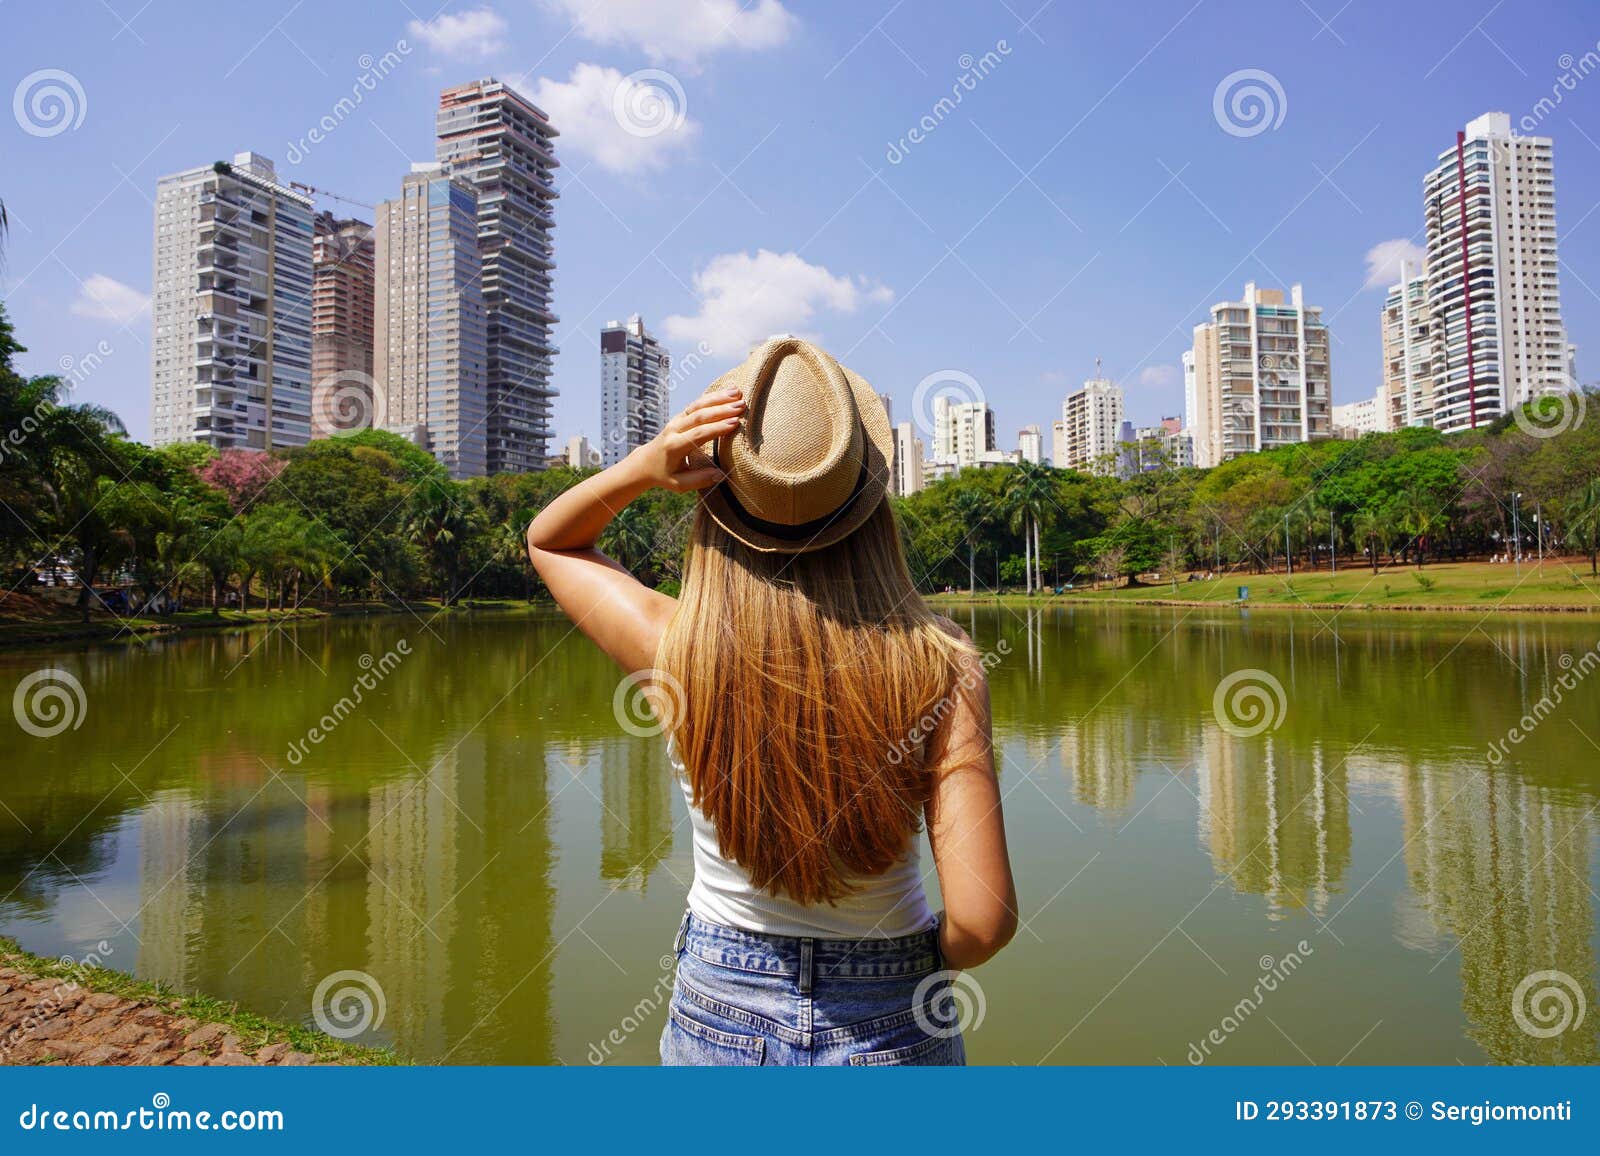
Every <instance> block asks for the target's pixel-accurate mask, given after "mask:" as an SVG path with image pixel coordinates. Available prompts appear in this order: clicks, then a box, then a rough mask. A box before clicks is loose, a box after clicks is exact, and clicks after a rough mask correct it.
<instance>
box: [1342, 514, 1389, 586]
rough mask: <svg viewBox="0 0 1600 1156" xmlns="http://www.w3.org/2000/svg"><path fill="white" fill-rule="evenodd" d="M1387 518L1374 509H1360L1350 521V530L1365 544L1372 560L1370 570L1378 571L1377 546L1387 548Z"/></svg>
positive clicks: (1385, 549) (1386, 549)
mask: <svg viewBox="0 0 1600 1156" xmlns="http://www.w3.org/2000/svg"><path fill="white" fill-rule="evenodd" d="M1389 530H1390V524H1389V519H1388V518H1387V517H1385V516H1384V515H1383V514H1382V513H1381V512H1380V511H1378V510H1375V509H1361V510H1357V511H1356V516H1355V518H1354V519H1353V520H1352V522H1351V526H1350V532H1351V533H1352V534H1354V535H1355V537H1356V539H1357V540H1358V541H1361V542H1365V543H1366V544H1367V555H1368V557H1369V558H1370V559H1371V561H1372V572H1373V573H1374V574H1376V573H1377V572H1378V548H1379V546H1380V544H1381V545H1382V547H1383V549H1384V551H1385V552H1387V551H1388V549H1389Z"/></svg>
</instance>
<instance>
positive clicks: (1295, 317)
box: [1189, 283, 1333, 466]
mask: <svg viewBox="0 0 1600 1156" xmlns="http://www.w3.org/2000/svg"><path fill="white" fill-rule="evenodd" d="M1289 295H1290V299H1289V301H1288V302H1287V303H1285V301H1284V299H1283V291H1282V290H1281V289H1257V288H1256V287H1255V285H1254V284H1253V283H1251V284H1247V285H1245V287H1244V296H1243V298H1242V299H1240V300H1238V301H1221V302H1218V303H1217V304H1215V305H1213V306H1212V307H1211V320H1210V321H1207V322H1204V323H1202V324H1200V325H1196V326H1195V328H1194V348H1193V353H1192V361H1193V365H1194V398H1195V410H1194V414H1193V424H1192V425H1191V427H1190V430H1189V433H1190V436H1191V437H1193V439H1194V459H1195V465H1197V466H1215V465H1219V464H1220V463H1222V462H1225V461H1227V460H1228V459H1229V458H1233V457H1237V456H1238V455H1239V454H1243V453H1251V452H1253V451H1255V450H1265V449H1271V448H1273V447H1274V446H1283V445H1292V444H1294V443H1296V442H1306V441H1315V440H1318V439H1321V438H1326V437H1330V436H1332V433H1333V429H1332V426H1331V425H1330V424H1329V414H1328V407H1329V405H1330V404H1331V402H1330V398H1331V396H1332V371H1331V368H1330V365H1329V360H1328V327H1327V326H1326V325H1325V324H1324V323H1323V321H1322V310H1321V309H1320V308H1318V307H1317V306H1315V305H1307V304H1306V303H1305V297H1304V294H1303V293H1302V291H1301V288H1300V286H1298V285H1295V286H1293V287H1292V288H1291V289H1290V290H1289Z"/></svg>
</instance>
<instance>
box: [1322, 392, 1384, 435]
mask: <svg viewBox="0 0 1600 1156" xmlns="http://www.w3.org/2000/svg"><path fill="white" fill-rule="evenodd" d="M1383 400H1384V396H1383V394H1381V393H1379V394H1377V395H1376V396H1374V397H1364V398H1362V399H1361V400H1360V401H1352V402H1348V403H1346V404H1344V405H1336V406H1334V407H1333V436H1334V437H1340V438H1352V439H1354V438H1360V437H1365V436H1366V435H1367V434H1369V433H1378V432H1380V431H1381V430H1383V428H1384V426H1383V424H1382V419H1383Z"/></svg>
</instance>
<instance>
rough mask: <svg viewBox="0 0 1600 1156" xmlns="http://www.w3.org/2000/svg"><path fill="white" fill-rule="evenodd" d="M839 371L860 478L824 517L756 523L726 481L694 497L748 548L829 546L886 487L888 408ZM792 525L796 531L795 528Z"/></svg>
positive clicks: (793, 550)
mask: <svg viewBox="0 0 1600 1156" xmlns="http://www.w3.org/2000/svg"><path fill="white" fill-rule="evenodd" d="M840 368H843V367H842V366H841V367H840ZM736 375H737V371H735V373H733V374H728V375H725V376H724V377H723V378H719V379H718V380H717V381H715V382H713V383H712V384H711V390H712V391H715V390H716V389H718V388H719V387H721V386H722V385H724V384H735V382H733V381H730V380H729V379H730V378H734V377H736ZM844 376H845V380H846V381H848V382H849V383H850V390H851V392H852V393H854V394H855V400H856V413H857V414H858V415H860V418H861V427H862V431H863V432H864V433H865V434H866V436H865V437H864V438H862V439H861V452H862V456H863V461H862V462H861V481H860V484H859V485H858V486H857V487H856V489H855V492H854V493H853V494H852V495H851V496H850V499H849V500H848V501H846V502H845V503H844V504H843V505H842V506H840V507H839V508H838V509H837V510H835V511H834V512H833V513H832V514H829V515H828V516H827V517H826V518H820V519H818V521H817V523H814V524H808V525H806V526H804V527H784V528H783V532H782V533H781V534H780V533H774V532H769V531H768V530H764V529H762V527H761V525H760V523H759V519H755V518H753V517H752V516H751V515H750V513H749V512H748V511H746V510H745V508H744V507H743V506H742V505H740V503H739V499H738V496H737V495H736V494H734V492H733V490H732V487H731V486H729V484H728V483H727V482H722V483H720V484H718V485H715V486H712V487H711V488H710V489H707V490H702V491H701V494H700V501H701V502H702V503H703V504H704V505H705V508H706V512H707V513H708V514H710V515H711V517H712V518H714V519H715V520H716V523H717V525H719V526H721V527H722V528H723V529H724V530H726V531H727V532H728V533H729V534H731V535H732V536H733V537H735V538H737V539H738V540H739V541H741V542H743V543H744V544H745V545H746V546H749V547H750V548H751V549H752V550H758V551H760V552H761V553H763V554H807V553H810V552H811V551H813V550H821V549H822V548H823V547H825V546H832V545H833V544H834V543H836V542H840V541H843V540H844V539H845V538H847V537H849V536H850V535H851V534H852V533H854V532H855V531H856V530H858V529H860V528H861V526H862V524H863V523H865V522H866V520H867V519H868V518H870V517H871V516H872V514H873V511H875V510H876V509H877V508H878V506H879V504H880V503H882V501H883V496H884V495H885V494H886V493H888V491H889V468H890V462H892V461H893V460H894V431H893V430H892V429H891V428H890V426H889V414H888V411H887V410H886V409H884V405H883V399H882V398H881V397H879V396H878V395H877V393H876V392H875V391H874V390H873V388H872V387H871V386H870V385H868V384H867V382H866V381H865V380H864V379H863V378H861V377H860V376H858V375H857V374H855V373H852V372H851V371H850V370H848V369H845V370H844ZM730 436H731V435H730ZM724 440H727V439H724ZM773 529H774V530H776V529H777V528H776V527H773ZM796 531H799V532H798V534H797V533H796Z"/></svg>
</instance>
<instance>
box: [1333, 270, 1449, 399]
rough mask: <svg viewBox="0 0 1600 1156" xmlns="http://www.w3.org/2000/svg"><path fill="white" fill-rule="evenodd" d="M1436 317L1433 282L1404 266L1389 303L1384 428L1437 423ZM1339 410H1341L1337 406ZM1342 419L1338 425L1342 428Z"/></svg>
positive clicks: (1385, 327) (1385, 309)
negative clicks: (1431, 294) (1430, 286)
mask: <svg viewBox="0 0 1600 1156" xmlns="http://www.w3.org/2000/svg"><path fill="white" fill-rule="evenodd" d="M1432 327H1433V312H1432V310H1430V309H1429V308H1428V277H1427V274H1426V273H1424V272H1422V271H1421V270H1418V271H1416V272H1415V273H1413V272H1412V271H1411V270H1410V269H1408V267H1407V266H1406V264H1405V262H1401V264H1400V283H1399V284H1398V285H1392V286H1390V288H1389V293H1388V295H1387V296H1386V297H1385V298H1384V301H1383V387H1382V389H1380V390H1379V391H1378V399H1379V401H1378V407H1379V410H1380V412H1379V414H1378V421H1379V425H1378V427H1377V428H1378V429H1381V430H1394V429H1403V428H1404V427H1406V426H1411V425H1432V424H1433V333H1432ZM1335 408H1338V407H1335ZM1338 424H1339V422H1338V419H1337V417H1336V418H1335V420H1334V425H1336V426H1337V425H1338Z"/></svg>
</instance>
